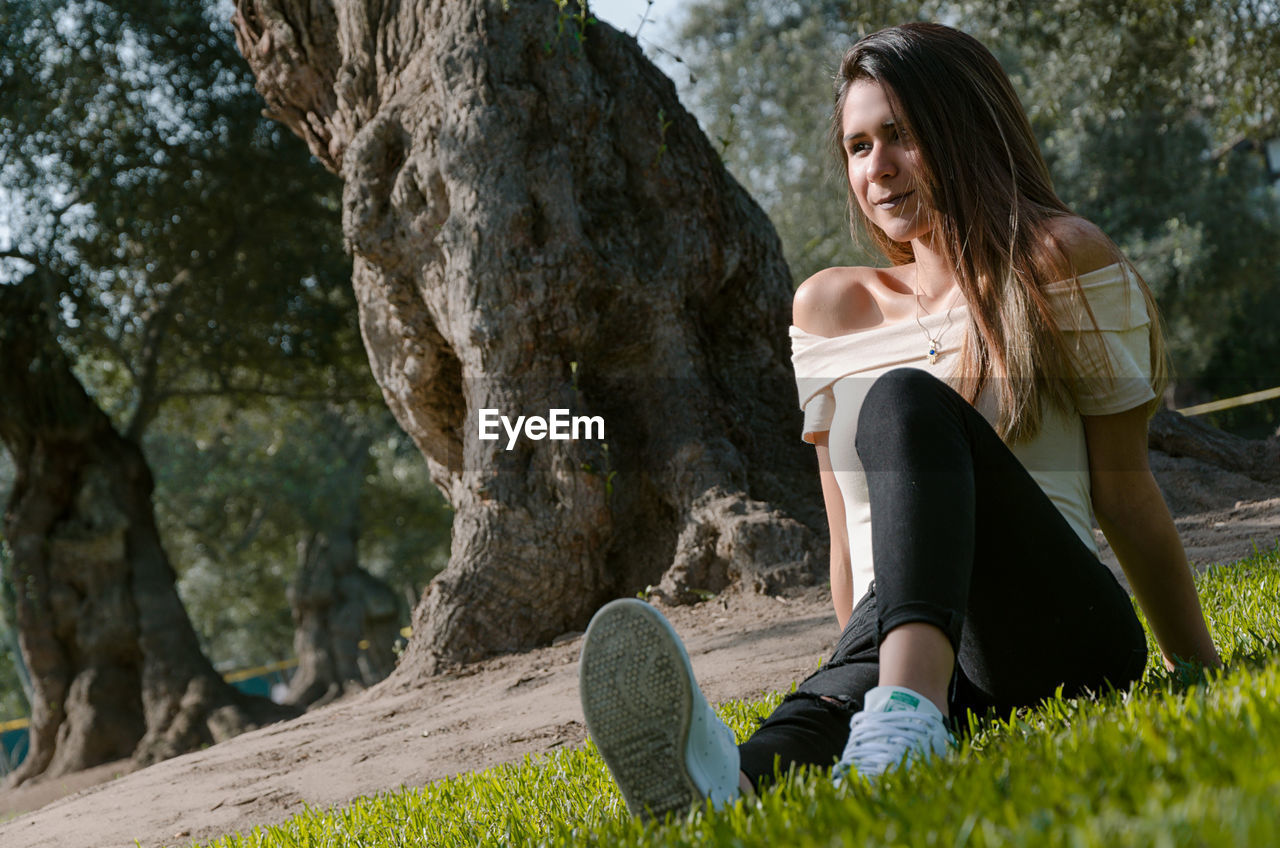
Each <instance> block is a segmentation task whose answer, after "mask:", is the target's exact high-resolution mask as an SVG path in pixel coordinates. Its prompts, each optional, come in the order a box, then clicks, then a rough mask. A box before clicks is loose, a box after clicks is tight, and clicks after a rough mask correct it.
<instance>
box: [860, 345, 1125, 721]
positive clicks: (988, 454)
mask: <svg viewBox="0 0 1280 848" xmlns="http://www.w3.org/2000/svg"><path fill="white" fill-rule="evenodd" d="M856 442H857V444H856V446H857V449H858V455H859V458H860V460H861V462H862V465H863V469H864V471H865V472H866V476H867V488H868V492H869V497H870V502H871V528H872V547H873V551H874V568H875V575H876V590H877V596H878V620H877V625H876V632H877V637H878V639H879V640H880V644H881V649H882V650H881V682H882V683H883V682H885V673H886V665H887V664H888V661H889V660H892V661H893V663H894V667H893V669H890V670H889V671H890V673H891V674H896V673H902V669H903V668H904V666H905V667H907V669H908V673H910V668H911V667H912V666H916V667H918V668H923V669H925V670H926V671H927V672H928V673H929V674H931V675H932V676H934V677H937V676H938V675H939V674H940V673H941V672H940V671H939V668H938V659H939V657H938V652H939V651H944V652H945V650H946V648H950V650H951V651H953V652H954V656H955V657H956V662H957V663H958V666H959V669H958V671H959V674H958V677H959V678H961V679H962V681H963V683H964V685H963V686H957V694H959V693H960V691H961V690H963V693H964V701H965V703H963V704H958V705H952V706H962V707H965V708H972V709H983V708H985V707H996V708H998V709H1002V710H1003V709H1005V708H1008V707H1013V706H1022V705H1029V704H1034V703H1036V702H1038V701H1039V700H1041V699H1043V698H1045V697H1049V696H1051V695H1052V694H1053V693H1054V690H1055V689H1056V688H1057V687H1058V686H1059V685H1062V686H1064V687H1065V691H1066V693H1067V694H1068V695H1070V694H1078V693H1079V692H1081V691H1083V690H1085V689H1093V690H1097V689H1101V688H1102V687H1103V686H1105V685H1106V684H1107V683H1111V684H1113V685H1115V686H1126V685H1128V684H1129V683H1130V682H1132V681H1133V680H1134V679H1136V678H1137V677H1138V676H1139V675H1141V673H1142V669H1143V667H1144V666H1145V662H1146V639H1145V636H1144V634H1143V632H1142V628H1141V625H1140V624H1139V623H1138V620H1137V617H1136V616H1135V614H1134V612H1133V606H1132V604H1131V602H1130V601H1129V598H1128V595H1127V594H1126V593H1125V592H1124V590H1123V589H1122V588H1121V587H1120V585H1119V584H1118V583H1117V581H1116V579H1115V577H1114V576H1113V575H1112V574H1111V572H1110V571H1109V570H1108V569H1107V568H1106V566H1104V565H1103V564H1102V563H1101V562H1099V561H1098V559H1097V557H1096V556H1094V555H1093V553H1092V552H1091V551H1090V550H1089V548H1088V547H1087V546H1086V545H1085V544H1084V543H1083V542H1082V541H1081V540H1080V538H1079V537H1078V536H1077V535H1076V534H1075V532H1074V531H1073V530H1072V529H1071V526H1070V525H1069V524H1068V523H1067V522H1066V519H1064V518H1063V517H1062V515H1061V514H1060V513H1059V512H1058V510H1057V509H1056V508H1055V507H1054V506H1053V504H1052V502H1051V501H1050V500H1049V499H1048V497H1047V496H1046V495H1045V494H1044V492H1043V491H1042V490H1041V489H1040V487H1039V486H1038V485H1037V484H1036V482H1035V481H1034V480H1033V479H1032V477H1031V475H1030V474H1029V473H1028V472H1027V470H1026V469H1025V468H1023V467H1022V464H1021V463H1020V462H1019V461H1018V459H1017V457H1015V456H1014V455H1013V453H1012V452H1011V451H1010V450H1009V449H1008V447H1007V446H1006V445H1005V444H1004V443H1003V442H1002V441H1001V440H1000V438H999V436H998V435H997V434H996V433H995V431H994V430H993V429H992V428H991V426H990V425H989V424H988V423H987V421H986V420H985V419H984V418H983V417H982V416H981V415H980V414H978V412H977V411H976V410H975V409H974V408H973V407H972V406H971V405H970V404H969V403H967V402H966V401H965V400H964V399H963V398H962V397H960V395H959V394H957V393H956V392H955V391H953V390H952V389H951V388H950V387H948V386H947V385H945V384H944V383H942V382H941V381H939V380H937V379H935V378H934V377H932V376H930V375H929V374H926V373H925V372H923V371H920V370H917V369H898V370H895V371H891V372H889V373H888V374H886V375H884V376H883V377H881V378H880V379H879V380H877V381H876V383H875V384H874V385H873V386H872V387H871V390H870V391H869V392H868V394H867V397H866V400H865V401H864V404H863V407H862V412H861V415H860V418H859V425H858V435H857V440H856ZM913 623H919V624H921V625H925V626H929V627H932V628H936V629H935V630H934V633H935V634H937V635H938V636H941V637H944V638H945V641H943V640H942V639H937V640H935V641H934V643H933V645H932V647H931V648H930V649H929V650H931V651H932V653H927V654H926V655H924V656H921V657H919V658H916V657H913V656H912V653H911V651H909V650H908V651H905V652H899V653H898V654H896V655H894V656H893V657H887V656H886V655H885V652H884V649H885V647H886V646H887V644H888V643H889V641H891V640H890V639H889V638H887V637H891V636H892V635H893V633H894V632H895V629H896V628H900V627H901V626H903V625H906V624H913ZM939 645H941V646H942V647H941V648H940V647H939ZM944 659H945V657H944ZM943 668H945V663H944V664H943ZM930 685H934V686H936V685H937V681H933V682H932V684H930ZM945 706H946V705H943V707H944V709H945Z"/></svg>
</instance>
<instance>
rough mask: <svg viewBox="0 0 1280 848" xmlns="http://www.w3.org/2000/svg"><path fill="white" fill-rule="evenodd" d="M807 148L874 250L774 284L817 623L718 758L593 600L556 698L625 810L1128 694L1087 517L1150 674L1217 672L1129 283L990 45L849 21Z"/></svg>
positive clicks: (1149, 320)
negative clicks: (578, 714)
mask: <svg viewBox="0 0 1280 848" xmlns="http://www.w3.org/2000/svg"><path fill="white" fill-rule="evenodd" d="M832 137H833V142H834V146H835V148H836V150H837V152H838V156H839V158H840V162H841V164H842V166H843V167H844V170H845V173H846V175H847V181H848V188H849V208H850V215H851V219H852V221H853V224H854V226H855V228H857V227H858V226H861V228H862V229H863V230H865V231H866V232H867V233H868V234H869V235H870V237H871V239H872V240H873V241H874V242H875V244H876V245H877V246H878V247H879V248H880V250H881V251H882V252H883V253H884V254H885V256H886V257H887V258H888V260H889V262H890V267H888V268H830V269H828V270H826V271H823V272H821V273H819V274H816V275H814V276H813V277H812V278H810V279H809V280H807V281H806V282H805V283H804V284H803V285H802V286H800V288H799V289H798V290H797V292H796V295H795V303H794V313H793V320H794V326H793V327H792V329H791V338H792V343H793V351H794V355H793V361H794V364H795V368H796V379H797V385H798V387H799V391H800V402H801V407H802V408H803V410H804V431H803V436H804V438H805V439H806V440H807V441H810V442H812V443H813V444H814V445H815V446H816V448H817V453H818V464H819V467H820V470H821V481H822V492H823V496H824V500H825V503H826V509H827V517H828V520H829V522H830V529H831V594H832V599H833V601H834V604H835V613H836V618H837V619H838V620H839V622H840V625H841V626H842V627H843V633H842V635H841V637H840V640H839V643H838V644H837V647H836V649H835V652H834V654H833V656H832V657H831V659H830V660H829V661H828V662H827V663H826V664H825V665H824V666H823V667H822V668H821V669H820V670H819V671H818V672H816V673H815V674H814V675H812V676H811V677H810V678H809V679H807V680H806V681H804V683H802V684H801V685H800V686H799V688H798V691H797V692H795V693H794V694H792V695H791V696H789V697H788V698H787V699H786V700H785V701H784V702H783V703H782V704H781V705H780V706H779V707H778V709H777V710H776V711H775V712H774V713H773V714H772V715H771V716H770V717H769V718H768V719H767V720H766V721H765V722H764V723H763V724H762V725H761V727H760V728H759V729H758V730H757V731H756V732H755V733H754V734H753V735H752V737H751V738H750V739H748V740H747V741H746V742H745V743H744V744H743V745H741V746H740V747H738V746H735V745H734V741H733V736H732V733H730V732H729V731H728V729H727V728H726V727H725V726H724V725H723V724H722V723H721V722H720V721H719V720H718V719H717V718H716V716H715V714H714V712H713V711H712V710H711V709H710V708H709V707H708V706H707V704H706V701H705V699H704V698H703V697H702V695H701V693H700V692H699V691H698V688H697V684H696V683H695V682H694V680H693V675H692V670H691V668H690V665H689V661H688V657H687V655H686V653H685V651H684V649H683V647H682V646H681V644H680V642H679V639H678V638H677V637H676V635H675V633H674V631H673V630H672V629H671V627H670V625H668V624H667V623H666V621H665V619H663V618H662V616H661V615H659V614H658V613H657V612H656V611H655V610H653V608H652V607H649V606H648V605H646V604H642V603H640V602H638V601H625V600H624V601H615V602H613V603H612V604H609V605H607V606H605V607H604V608H602V609H601V610H600V612H599V613H597V615H596V617H595V618H594V619H593V620H592V623H591V625H590V627H589V628H588V630H587V635H586V638H585V641H584V645H583V650H582V663H581V669H580V676H581V685H582V700H583V709H584V712H585V714H586V718H587V726H588V728H589V729H590V731H591V733H592V736H593V737H594V738H595V741H596V743H597V745H598V747H599V749H600V751H601V754H602V755H603V757H604V759H605V762H606V763H607V764H608V766H609V768H610V770H611V771H612V773H613V775H614V777H615V779H616V780H617V781H618V784H619V786H620V787H621V789H622V794H623V796H624V797H625V799H626V801H627V804H628V806H629V807H630V809H631V810H632V811H633V812H636V813H641V812H644V811H648V812H650V813H652V814H656V815H661V814H662V813H665V812H667V811H673V810H676V811H678V810H683V809H685V808H687V807H688V805H689V804H690V803H694V802H697V801H699V800H701V799H704V798H710V799H711V800H712V801H714V802H716V803H721V802H726V801H730V800H732V799H733V798H735V797H737V796H738V794H739V793H740V792H750V791H753V790H754V789H757V788H759V787H761V786H763V785H765V784H767V783H768V782H769V780H770V779H771V778H772V777H773V776H774V775H775V773H776V771H777V770H778V769H781V770H782V771H785V770H786V769H788V768H790V767H791V766H793V765H804V766H819V767H830V766H833V765H834V771H833V773H834V776H835V778H836V779H837V780H841V779H844V778H845V777H847V776H848V775H849V774H850V773H851V772H856V773H858V774H863V775H866V776H871V777H874V776H876V775H878V774H880V773H882V772H883V771H884V770H885V769H887V768H889V767H892V766H895V765H899V764H901V763H904V762H908V761H910V760H912V759H917V758H924V757H928V756H929V755H931V754H934V753H941V752H943V751H945V750H946V747H947V745H948V742H949V740H950V738H951V735H950V730H949V727H950V726H952V725H953V723H954V722H953V719H957V718H960V719H962V718H963V717H964V716H965V715H966V714H967V713H969V712H976V713H978V714H985V713H986V712H987V710H988V709H991V708H994V709H995V710H997V711H998V712H1001V713H1007V712H1008V711H1009V710H1011V709H1013V708H1015V707H1020V706H1030V705H1034V704H1036V703H1038V702H1039V701H1040V700H1042V699H1044V698H1047V697H1052V696H1053V694H1054V692H1055V691H1056V690H1057V689H1058V688H1059V687H1062V689H1063V692H1064V694H1065V695H1066V696H1068V697H1070V696H1074V695H1078V694H1082V693H1085V692H1098V691H1101V690H1103V689H1105V688H1106V687H1109V686H1110V687H1126V686H1129V685H1130V684H1132V683H1133V682H1134V681H1135V680H1137V679H1138V678H1139V677H1141V675H1142V672H1143V669H1144V667H1145V665H1146V658H1147V652H1146V641H1145V638H1144V635H1143V631H1142V628H1141V626H1140V625H1139V623H1138V620H1137V618H1136V616H1135V614H1134V612H1133V607H1132V605H1131V603H1130V601H1129V598H1128V596H1127V594H1126V593H1125V592H1124V590H1123V589H1122V588H1121V587H1120V585H1119V584H1118V583H1117V581H1116V579H1115V578H1114V577H1113V576H1112V574H1111V572H1110V571H1109V570H1108V569H1107V567H1106V566H1105V565H1103V564H1102V563H1101V562H1100V561H1099V559H1098V556H1097V547H1096V544H1095V542H1094V538H1093V532H1092V527H1093V522H1094V520H1095V518H1096V521H1097V523H1098V525H1099V526H1100V527H1101V528H1102V529H1103V531H1104V532H1105V534H1106V536H1107V539H1108V541H1109V542H1110V543H1111V547H1112V549H1113V550H1114V551H1115V552H1116V555H1117V557H1118V558H1119V560H1120V563H1121V565H1122V567H1123V568H1124V572H1125V575H1126V577H1127V578H1128V581H1129V584H1130V586H1131V587H1132V589H1133V591H1134V593H1135V595H1136V596H1137V598H1138V601H1139V602H1140V603H1141V605H1142V608H1143V610H1144V612H1145V613H1146V615H1147V618H1148V621H1150V623H1151V626H1152V628H1153V630H1154V631H1155V635H1156V638H1157V640H1158V641H1159V644H1160V648H1161V651H1162V653H1163V654H1164V658H1165V662H1166V664H1167V665H1168V664H1171V663H1172V662H1173V659H1174V657H1179V658H1182V659H1185V660H1190V661H1195V662H1200V663H1203V664H1205V665H1209V666H1215V665H1218V664H1219V659H1218V655H1217V653H1216V651H1215V649H1214V645H1213V642H1212V640H1211V639H1210V636H1209V632H1208V628H1207V627H1206V625H1205V622H1204V618H1203V615H1202V613H1201V610H1200V605H1199V601H1198V599H1197V597H1196V594H1195V591H1194V588H1193V585H1192V582H1191V574H1190V570H1189V568H1188V566H1187V560H1186V556H1185V554H1184V553H1183V550H1182V546H1181V543H1180V541H1179V539H1178V536H1177V533H1176V531H1175V529H1174V525H1173V521H1172V519H1171V518H1170V515H1169V512H1168V509H1167V508H1166V507H1165V504H1164V501H1163V500H1162V498H1161V495H1160V492H1159V490H1158V489H1157V488H1156V484H1155V481H1154V480H1153V479H1152V476H1151V472H1150V470H1149V468H1148V466H1147V418H1148V416H1149V413H1150V412H1151V411H1152V409H1153V407H1154V405H1155V404H1156V403H1157V402H1158V397H1159V395H1160V391H1161V389H1162V387H1163V384H1164V380H1165V371H1164V354H1163V347H1162V342H1161V337H1160V331H1159V325H1158V323H1157V320H1156V312H1155V307H1154V304H1153V303H1152V300H1151V295H1150V292H1149V291H1148V289H1147V287H1146V285H1145V284H1144V283H1143V282H1142V280H1141V279H1140V278H1139V277H1138V275H1137V274H1136V272H1134V270H1133V269H1132V268H1131V267H1130V266H1129V264H1128V263H1127V262H1126V261H1125V260H1124V258H1123V257H1122V256H1121V255H1120V254H1119V252H1118V251H1117V249H1116V247H1115V246H1114V244H1112V242H1111V241H1110V240H1109V239H1107V238H1106V236H1104V235H1103V234H1102V233H1101V232H1100V231H1099V230H1098V229H1097V228H1096V227H1094V226H1093V225H1092V224H1090V223H1089V222H1087V221H1085V220H1082V219H1081V218H1078V217H1076V216H1074V215H1073V214H1072V213H1071V211H1070V210H1069V209H1068V208H1067V207H1066V205H1065V204H1064V203H1063V202H1062V201H1061V200H1060V199H1059V198H1058V196H1057V195H1056V194H1055V193H1054V190H1053V186H1052V184H1051V182H1050V178H1049V173H1048V169H1047V167H1046V166H1045V163H1044V160H1043V158H1042V157H1041V155H1040V151H1039V148H1038V146H1037V144H1036V141H1035V138H1034V136H1033V134H1032V132H1031V128H1030V126H1029V124H1028V122H1027V119H1026V116H1025V114H1024V113H1023V111H1022V108H1021V106H1020V105H1019V102H1018V98H1017V95H1016V94H1015V93H1014V91H1013V88H1012V86H1011V85H1010V82H1009V79H1008V77H1007V76H1006V75H1005V73H1004V71H1003V70H1002V69H1001V67H1000V65H999V64H998V63H997V62H996V60H995V58H994V57H993V56H992V55H991V54H990V53H989V52H988V51H987V50H986V49H985V48H984V47H983V46H982V45H981V44H980V43H978V42H977V41H976V40H974V39H973V38H971V37H969V36H967V35H965V34H963V33H960V32H958V31H956V30H953V29H950V28H947V27H944V26H939V25H935V24H923V23H921V24H908V25H904V26H899V27H893V28H891V29H886V30H883V31H881V32H878V33H876V34H874V35H871V36H869V37H867V38H865V39H863V40H861V41H859V42H858V43H857V44H855V45H854V46H853V48H852V49H850V50H849V52H848V53H847V54H846V55H845V57H844V59H843V61H842V63H841V66H840V71H839V74H838V76H837V96H836V102H835V114H834V118H833V125H832ZM855 600H856V602H857V603H856V604H855V603H854V602H855Z"/></svg>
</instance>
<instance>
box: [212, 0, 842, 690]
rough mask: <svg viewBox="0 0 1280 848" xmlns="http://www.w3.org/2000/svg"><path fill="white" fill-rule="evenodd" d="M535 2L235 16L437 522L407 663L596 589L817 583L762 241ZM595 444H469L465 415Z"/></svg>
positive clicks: (554, 611)
mask: <svg viewBox="0 0 1280 848" xmlns="http://www.w3.org/2000/svg"><path fill="white" fill-rule="evenodd" d="M576 10H577V6H576V4H575V3H573V2H570V3H568V4H565V5H564V6H563V8H562V7H560V6H559V5H558V4H557V3H555V2H552V0H524V2H522V1H521V0H416V2H414V1H412V0H400V1H399V2H391V0H352V2H346V3H342V4H331V3H328V2H323V0H322V2H318V3H315V2H304V0H238V3H237V9H236V13H235V17H234V25H235V27H236V33H237V42H238V44H239V45H240V49H241V51H242V52H243V53H244V54H245V56H246V57H247V58H248V60H249V62H250V65H251V66H252V68H253V70H254V72H255V74H256V75H257V78H258V89H259V91H260V92H262V94H263V95H264V97H265V98H266V101H267V104H268V106H269V111H270V114H272V115H273V116H274V117H276V118H277V119H279V120H281V121H283V122H284V123H285V124H286V125H288V126H289V127H290V128H291V129H292V130H293V131H294V132H296V133H298V134H299V135H300V136H302V137H303V138H304V139H305V140H306V141H307V143H308V144H309V145H310V147H311V150H312V152H313V153H314V154H315V155H316V156H317V157H319V158H320V160H321V161H322V162H323V163H324V164H325V165H326V166H327V167H328V168H330V169H331V170H332V171H334V172H335V173H338V174H340V175H341V176H342V178H343V179H344V181H345V191H344V203H343V207H344V208H343V226H344V233H345V236H346V240H347V246H348V248H349V249H350V251H351V252H352V254H353V255H354V286H355V290H356V293H357V296H358V300H359V303H360V310H361V315H360V317H361V327H362V329H363V332H364V338H365V343H366V347H367V349H368V351H369V354H370V360H371V363H372V366H373V370H374V374H375V376H376V378H377V380H378V382H379V384H380V385H381V387H382V389H383V394H384V396H385V397H386V400H387V402H388V404H389V405H390V407H391V409H392V411H393V412H394V413H395V415H396V417H397V419H398V420H399V422H400V424H401V425H402V426H403V427H404V428H405V430H406V431H407V432H408V433H409V434H410V435H411V436H412V437H413V438H414V439H415V441H416V442H417V445H418V447H419V448H420V449H421V451H422V452H423V454H424V455H425V456H426V458H427V461H428V463H429V465H430V468H431V473H432V476H433V479H434V480H435V481H436V483H437V484H438V485H439V486H440V488H441V489H442V490H443V491H444V493H445V495H446V497H447V498H448V499H449V501H450V502H451V503H452V505H453V506H454V508H455V510H456V514H455V518H454V522H453V548H452V556H451V559H450V563H449V566H448V568H447V569H446V570H445V571H444V572H443V573H442V574H441V575H440V576H439V577H438V578H437V579H436V580H435V581H434V582H433V583H432V584H431V586H430V587H429V588H428V590H427V592H426V593H425V595H424V597H423V600H422V602H421V603H420V604H419V607H418V609H417V611H416V613H415V622H414V623H415V638H414V639H413V641H412V643H411V645H410V653H409V660H408V667H409V669H411V670H414V671H417V670H421V671H426V672H431V671H434V670H436V669H437V668H439V667H440V666H441V665H442V664H447V663H452V662H457V661H468V660H473V659H476V658H478V657H481V656H484V655H486V654H489V653H492V652H495V651H503V650H512V649H520V648H525V647H527V646H529V645H531V644H534V643H538V642H544V641H547V640H549V639H551V638H553V637H555V636H556V635H558V634H560V633H562V632H565V631H569V630H574V629H580V628H581V627H582V626H583V625H584V624H585V623H586V621H587V619H588V617H589V616H590V615H591V613H592V612H593V611H594V610H595V609H596V608H597V607H598V606H599V604H600V603H601V602H602V601H604V600H606V599H608V598H609V597H612V596H617V595H619V594H624V593H631V592H635V591H636V590H637V589H639V588H642V587H644V586H646V585H648V584H658V583H660V582H661V584H662V587H663V589H664V590H665V591H666V592H667V593H668V594H669V595H670V596H672V597H686V596H690V595H691V594H692V592H691V590H694V589H712V590H714V589H718V588H721V587H723V586H725V585H728V584H729V583H732V582H738V583H742V584H746V585H749V586H754V587H756V588H760V589H773V588H777V587H779V586H782V585H785V584H787V583H792V582H797V581H801V582H803V581H807V580H810V579H812V576H813V575H814V574H815V573H820V572H821V571H822V570H824V568H825V563H824V560H825V545H824V543H823V539H822V535H821V534H822V530H821V529H820V528H822V526H823V522H822V520H821V500H820V495H819V490H818V482H817V474H816V473H815V471H816V468H815V465H814V460H813V457H812V451H811V449H806V448H805V446H804V445H803V444H802V443H801V442H800V439H799V428H800V419H799V414H798V412H797V411H796V402H795V388H794V385H793V383H792V381H791V376H790V368H789V365H788V342H787V324H788V318H789V301H790V294H791V284H790V278H789V275H788V272H787V268H786V265H785V263H784V261H783V258H782V252H781V248H780V245H779V243H778V240H777V237H776V235H775V234H774V232H773V228H772V226H771V225H770V224H769V221H768V220H767V218H766V217H765V215H764V214H763V212H761V210H760V209H759V208H758V207H757V206H756V205H755V203H754V202H752V200H751V199H750V198H749V197H748V196H747V194H746V193H745V192H744V191H743V189H742V188H741V187H740V186H739V185H738V184H737V183H736V182H735V181H734V180H733V179H732V178H731V177H730V176H729V175H728V173H727V172H726V171H725V169H724V168H723V166H722V165H721V163H720V160H719V158H718V156H717V155H716V153H715V151H714V149H713V148H712V147H711V145H710V144H709V143H708V141H707V140H706V138H705V137H704V136H703V135H702V133H701V132H700V131H699V129H698V126H697V123H696V121H695V120H694V119H693V118H692V117H691V116H690V115H689V114H688V113H687V112H686V111H685V110H684V109H683V108H682V107H681V106H680V104H679V103H678V102H677V98H676V94H675V88H674V86H673V85H672V84H671V82H670V81H669V80H668V79H667V78H666V77H665V76H664V75H663V74H662V73H661V72H659V71H658V70H657V69H656V68H655V67H654V66H653V65H652V64H651V63H650V62H649V61H648V60H646V59H645V57H644V56H643V54H642V53H641V51H640V49H639V47H638V46H637V44H636V42H635V40H634V39H633V38H631V37H629V36H626V35H623V34H620V33H618V32H616V31H615V30H613V29H612V28H610V27H609V26H607V25H605V24H597V23H587V22H584V21H582V20H580V19H579V18H578V17H577V16H576ZM557 408H560V409H567V410H570V411H571V414H572V415H577V416H600V417H602V418H603V420H604V430H605V432H604V438H603V439H587V438H584V439H579V440H577V441H553V440H550V439H542V440H533V439H530V438H523V437H522V438H519V439H517V440H516V443H515V445H514V447H513V448H512V449H511V450H507V445H508V439H507V437H506V436H505V434H504V435H502V437H501V438H499V439H497V440H492V441H490V440H484V439H481V438H479V415H480V411H481V410H484V409H493V410H497V412H498V413H499V414H502V415H505V416H508V417H509V418H511V419H512V420H514V419H515V418H516V417H517V416H521V415H524V416H533V415H537V416H543V417H546V416H548V412H549V410H552V409H557Z"/></svg>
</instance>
